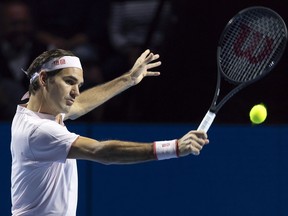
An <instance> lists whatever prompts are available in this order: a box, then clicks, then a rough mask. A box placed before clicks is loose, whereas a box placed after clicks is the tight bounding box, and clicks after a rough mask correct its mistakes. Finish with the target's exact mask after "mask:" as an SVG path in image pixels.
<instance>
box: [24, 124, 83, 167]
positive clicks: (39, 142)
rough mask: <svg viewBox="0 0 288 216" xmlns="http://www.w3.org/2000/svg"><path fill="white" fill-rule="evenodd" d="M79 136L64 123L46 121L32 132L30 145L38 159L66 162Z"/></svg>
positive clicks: (35, 157)
mask: <svg viewBox="0 0 288 216" xmlns="http://www.w3.org/2000/svg"><path fill="white" fill-rule="evenodd" d="M78 136H79V135H77V134H75V133H71V132H70V131H68V130H67V128H66V127H65V126H63V125H60V124H58V123H56V122H54V121H45V122H44V123H42V124H41V125H39V127H37V129H36V130H35V131H34V132H33V133H32V134H31V137H30V138H31V139H30V143H29V146H30V150H31V152H32V154H33V156H34V159H35V160H36V161H42V162H53V161H55V162H63V163H64V162H65V161H66V158H67V155H68V152H69V150H70V147H71V145H72V143H73V142H74V141H75V140H76V139H77V138H78Z"/></svg>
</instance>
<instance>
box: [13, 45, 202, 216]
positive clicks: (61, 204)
mask: <svg viewBox="0 0 288 216" xmlns="http://www.w3.org/2000/svg"><path fill="white" fill-rule="evenodd" d="M158 58H159V55H157V54H156V55H155V54H153V53H150V51H149V50H146V51H145V52H143V53H142V54H141V56H140V57H139V58H138V59H137V61H136V62H135V64H134V66H133V67H132V69H131V70H130V71H129V72H127V73H125V74H123V75H122V76H120V77H118V78H116V79H114V80H112V81H110V82H107V83H105V84H102V85H99V86H96V87H92V88H90V89H88V90H86V91H84V92H83V93H81V94H80V91H79V88H80V86H81V85H82V84H83V82H84V80H83V71H82V67H81V63H80V60H79V58H77V57H76V56H74V55H73V54H72V53H71V52H69V51H65V50H60V49H57V50H50V51H47V52H44V53H42V54H41V55H40V56H39V57H37V58H36V59H35V60H34V61H33V62H32V64H31V65H30V67H29V68H28V71H27V72H26V73H27V75H28V77H29V78H30V86H29V93H28V94H26V95H25V97H24V98H27V97H29V101H28V103H27V104H23V105H18V107H17V111H16V114H15V116H14V119H13V122H12V140H11V152H12V174H11V182H12V188H11V190H12V214H13V215H41V216H42V215H61V216H63V215H69V216H70V215H75V214H76V206H77V167H76V160H75V159H84V160H91V161H96V162H99V163H103V164H128V163H140V162H145V161H152V160H157V159H158V160H162V159H169V158H176V157H181V156H185V155H189V154H191V153H192V154H195V155H198V154H199V152H200V150H201V149H202V147H203V146H204V145H205V144H207V143H208V139H207V135H206V133H203V132H199V131H191V132H189V133H187V134H186V135H184V136H183V137H182V138H180V139H178V140H177V139H175V140H169V141H156V142H154V143H138V142H126V141H118V140H107V141H97V140H94V139H91V138H88V137H82V136H80V135H77V134H75V133H72V132H69V131H68V130H67V128H66V127H65V126H64V123H63V120H65V119H76V118H78V117H79V116H81V115H84V114H85V113H87V112H89V111H91V110H92V109H94V108H95V107H97V106H99V105H100V104H102V103H104V102H105V101H107V100H108V99H110V98H111V97H113V96H115V95H117V94H119V93H120V92H122V91H124V90H126V89H128V88H129V87H131V86H134V85H136V84H138V83H139V82H141V81H142V79H143V78H144V77H146V76H158V75H160V73H159V72H152V71H150V69H152V68H155V67H157V66H159V65H160V64H161V62H160V61H158V60H157V59H158ZM155 60H157V61H155Z"/></svg>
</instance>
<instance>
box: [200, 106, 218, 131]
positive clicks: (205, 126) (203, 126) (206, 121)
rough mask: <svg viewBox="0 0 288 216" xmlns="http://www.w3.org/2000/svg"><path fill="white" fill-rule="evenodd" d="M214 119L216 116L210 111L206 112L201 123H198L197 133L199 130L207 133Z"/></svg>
mask: <svg viewBox="0 0 288 216" xmlns="http://www.w3.org/2000/svg"><path fill="white" fill-rule="evenodd" d="M215 117H216V114H215V113H213V112H211V111H210V110H208V112H207V113H206V115H205V116H204V118H203V120H202V122H201V123H200V125H199V127H198V129H197V131H200V130H201V131H205V132H206V133H207V131H208V130H209V128H210V126H211V124H212V122H213V121H214V118H215Z"/></svg>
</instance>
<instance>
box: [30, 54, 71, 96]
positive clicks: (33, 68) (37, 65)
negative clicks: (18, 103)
mask: <svg viewBox="0 0 288 216" xmlns="http://www.w3.org/2000/svg"><path fill="white" fill-rule="evenodd" d="M63 56H75V55H74V54H73V53H72V52H71V51H69V50H63V49H53V50H48V51H45V52H43V53H42V54H40V55H39V56H38V57H36V58H35V59H34V61H33V62H32V63H31V65H30V66H29V68H28V70H27V76H28V78H29V79H31V77H32V76H33V74H34V73H36V72H40V70H41V67H42V66H43V64H45V63H46V62H48V61H50V60H51V59H53V58H57V57H59V58H60V57H63ZM60 70H61V69H59V70H55V71H49V73H47V75H48V77H52V76H54V75H55V74H57V73H58V72H59V71H60ZM39 87H40V85H39V82H38V81H35V82H32V83H30V85H29V93H30V94H31V93H35V91H37V89H39Z"/></svg>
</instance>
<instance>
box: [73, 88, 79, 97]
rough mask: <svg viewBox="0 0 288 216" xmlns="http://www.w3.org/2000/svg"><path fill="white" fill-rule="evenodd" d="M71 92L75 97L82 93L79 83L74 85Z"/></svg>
mask: <svg viewBox="0 0 288 216" xmlns="http://www.w3.org/2000/svg"><path fill="white" fill-rule="evenodd" d="M71 94H72V96H73V97H77V96H79V95H80V90H79V87H78V85H74V87H73V89H72V91H71Z"/></svg>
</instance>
